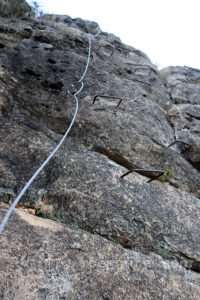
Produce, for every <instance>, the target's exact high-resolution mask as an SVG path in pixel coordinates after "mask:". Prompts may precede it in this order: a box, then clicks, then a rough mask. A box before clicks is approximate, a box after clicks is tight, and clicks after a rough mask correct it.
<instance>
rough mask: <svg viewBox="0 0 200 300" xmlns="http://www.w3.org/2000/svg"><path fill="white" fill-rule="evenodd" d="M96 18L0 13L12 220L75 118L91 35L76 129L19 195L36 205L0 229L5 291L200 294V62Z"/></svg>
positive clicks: (28, 294) (0, 275) (8, 294)
mask: <svg viewBox="0 0 200 300" xmlns="http://www.w3.org/2000/svg"><path fill="white" fill-rule="evenodd" d="M97 32H98V25H97V24H96V23H94V22H89V21H83V20H81V19H71V18H70V17H68V16H50V15H46V16H43V17H41V18H23V19H20V20H17V19H12V20H10V19H7V18H0V81H1V90H0V113H1V119H0V122H1V144H0V170H1V177H0V195H1V202H2V204H1V206H0V212H1V214H0V220H2V219H3V215H4V214H5V211H6V209H7V208H8V205H7V204H8V203H9V204H10V203H12V201H13V199H14V197H15V196H16V195H17V194H18V193H19V191H20V190H21V189H22V187H23V186H24V184H25V182H27V181H28V179H29V178H30V177H31V176H32V174H33V173H34V171H35V170H36V169H37V167H38V166H39V165H40V164H41V163H42V162H43V161H44V159H45V158H46V157H47V156H48V155H49V153H50V152H51V151H52V149H53V148H54V147H55V145H56V144H57V143H58V142H59V141H60V139H61V137H62V135H63V134H64V132H65V131H66V128H67V126H68V125H69V123H70V121H71V118H72V115H73V112H74V97H73V94H74V93H75V92H76V91H77V90H78V89H79V88H80V83H78V81H79V79H80V78H81V76H82V74H83V72H84V69H85V66H86V62H87V54H88V37H87V34H90V36H91V40H92V49H91V60H90V64H89V69H88V72H87V75H86V77H85V79H84V83H85V85H84V89H83V90H82V92H81V94H80V96H79V113H78V117H77V118H76V121H75V124H74V126H73V128H72V131H71V133H70V135H69V137H68V139H67V141H66V142H65V144H64V145H63V146H62V148H61V149H60V150H59V152H57V154H56V155H55V156H54V157H53V159H52V160H51V161H50V163H49V164H48V165H47V166H46V167H45V169H44V170H43V171H42V173H41V174H40V175H39V177H38V178H37V179H36V180H35V181H34V183H33V184H32V185H31V187H30V188H29V190H28V192H27V193H26V194H25V196H24V197H23V199H22V201H21V202H20V205H22V206H23V208H24V209H25V208H26V209H28V211H29V212H32V213H34V214H36V215H37V216H31V215H30V214H28V213H26V212H24V211H23V210H22V209H19V208H18V209H16V212H15V213H14V215H13V216H12V217H11V220H10V221H9V223H8V225H7V226H6V227H5V230H4V232H3V233H2V235H1V236H0V239H1V243H0V255H1V258H2V259H1V262H0V299H19V298H20V299H195V300H196V299H199V298H200V289H199V286H200V276H199V272H200V246H199V245H200V235H199V232H200V225H199V218H200V200H199V198H200V188H199V184H200V173H199V170H200V157H199V150H200V139H199V130H200V123H199V122H200V101H199V98H198V94H199V93H198V89H199V88H200V83H199V82H200V81H199V78H200V71H198V70H194V69H191V68H186V67H169V68H166V69H164V70H161V71H158V70H157V69H156V67H155V66H154V65H153V64H152V63H151V61H150V60H149V59H148V57H147V56H146V55H145V54H144V53H143V52H141V51H139V50H137V49H135V48H133V47H130V46H127V45H124V44H122V43H121V41H120V39H119V38H117V37H115V36H114V35H112V34H107V33H104V32H101V33H100V34H99V35H98V36H96V35H95V34H96V33H97ZM119 101H121V103H120V105H118V103H119ZM93 102H94V104H92V103H93ZM174 142H176V143H175V144H173V145H171V146H170V144H172V143H174ZM168 146H170V147H168ZM133 168H137V169H140V171H139V173H140V174H138V173H131V174H130V175H128V176H127V177H124V178H123V179H122V178H120V177H121V176H122V175H123V174H124V173H126V172H127V171H128V170H131V169H133ZM141 169H143V171H141ZM152 169H153V170H156V171H162V172H165V171H166V172H165V173H166V174H167V176H163V177H162V178H161V180H160V181H158V180H154V181H151V182H148V181H149V179H150V178H151V177H152V172H150V173H149V170H152ZM147 171H148V172H147ZM3 203H4V204H3ZM5 203H6V204H5ZM38 216H40V218H39V217H38ZM41 217H42V218H41ZM47 219H48V220H47ZM49 219H53V220H54V221H52V220H49ZM61 223H62V224H61ZM23 297H24V298H23Z"/></svg>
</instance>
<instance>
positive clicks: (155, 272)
mask: <svg viewBox="0 0 200 300" xmlns="http://www.w3.org/2000/svg"><path fill="white" fill-rule="evenodd" d="M5 209H6V206H4V205H1V208H0V214H2V212H3V213H4V212H5ZM13 237H15V238H13ZM16 241H17V243H16ZM8 245H9V247H8ZM0 255H1V260H0V298H1V299H6V300H7V299H16V300H17V299H28V300H31V299H34V300H37V299H38V300H41V299H138V300H140V299H141V300H144V299H167V300H170V299H184V300H187V299H191V300H196V299H199V297H200V287H199V286H200V285H199V276H198V275H197V274H195V273H194V272H191V271H186V270H185V269H184V268H182V267H180V266H179V265H178V263H176V262H171V263H170V262H165V261H163V260H162V259H161V258H160V257H159V256H156V255H150V256H146V255H144V254H141V253H137V252H134V251H130V250H126V249H123V248H122V247H121V246H119V245H117V244H115V243H112V242H109V241H107V240H106V239H104V238H101V237H98V236H97V235H94V234H93V235H92V234H89V233H87V232H85V231H82V230H80V229H79V230H77V229H74V228H71V227H68V226H63V225H61V224H58V223H56V222H53V221H50V220H44V219H40V218H38V217H35V216H31V215H29V214H27V213H26V212H23V211H22V210H19V209H18V210H16V213H15V214H14V216H13V217H12V220H11V222H10V223H9V224H8V226H7V230H5V231H4V233H3V235H2V236H1V244H0Z"/></svg>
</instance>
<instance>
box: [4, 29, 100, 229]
mask: <svg viewBox="0 0 200 300" xmlns="http://www.w3.org/2000/svg"><path fill="white" fill-rule="evenodd" d="M100 32H101V30H100V29H99V32H98V33H97V34H95V35H94V36H98V35H99V34H100ZM91 44H92V43H91V37H90V36H89V35H88V57H87V63H86V67H85V70H84V72H83V75H82V76H81V78H80V79H79V81H78V82H79V83H81V87H80V89H79V90H78V91H77V92H76V93H75V94H74V95H73V97H74V99H75V104H76V107H75V112H74V116H73V118H72V120H71V123H70V125H69V127H68V129H67V131H66V133H65V134H64V136H63V137H62V139H61V140H60V142H59V143H58V144H57V146H56V147H55V149H54V150H53V151H52V152H51V153H50V155H49V156H48V157H47V158H46V160H45V161H44V162H43V163H42V164H41V166H40V167H39V168H38V169H37V170H36V172H35V173H34V174H33V176H32V177H31V178H30V179H29V181H28V182H27V183H26V184H25V186H24V187H23V189H22V190H21V192H20V193H19V195H18V196H17V198H16V199H15V200H14V202H13V204H12V205H11V206H10V208H9V209H8V211H7V213H6V215H5V217H4V218H3V220H2V222H1V224H0V234H1V233H2V231H3V229H4V227H5V225H6V223H7V222H8V220H9V218H10V216H11V214H12V212H13V210H14V209H15V207H16V205H17V204H18V203H19V201H20V200H21V198H22V196H23V195H24V194H25V192H26V191H27V189H28V188H29V186H30V185H31V184H32V182H33V181H34V180H35V178H36V177H37V176H38V175H39V174H40V172H41V171H42V170H43V169H44V167H45V166H46V165H47V164H48V162H49V161H50V160H51V158H52V157H53V156H54V154H55V153H56V152H57V151H58V149H59V148H60V147H61V145H62V144H63V142H64V141H65V139H66V138H67V136H68V134H69V132H70V130H71V128H72V126H73V124H74V122H75V119H76V116H77V113H78V99H77V95H78V94H79V93H80V92H81V91H82V89H83V87H84V83H83V79H84V78H85V75H86V73H87V71H88V66H89V63H90V58H91Z"/></svg>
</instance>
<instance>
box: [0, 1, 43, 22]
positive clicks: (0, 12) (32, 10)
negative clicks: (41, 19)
mask: <svg viewBox="0 0 200 300" xmlns="http://www.w3.org/2000/svg"><path fill="white" fill-rule="evenodd" d="M35 14H36V15H41V10H40V8H39V4H38V3H37V1H33V2H32V5H31V6H30V5H29V4H28V3H27V2H26V1H25V0H1V2H0V16H1V17H7V18H20V17H28V16H30V15H35Z"/></svg>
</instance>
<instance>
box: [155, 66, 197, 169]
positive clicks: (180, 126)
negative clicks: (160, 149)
mask: <svg viewBox="0 0 200 300" xmlns="http://www.w3.org/2000/svg"><path fill="white" fill-rule="evenodd" d="M161 76H162V77H163V79H164V80H165V83H166V85H167V87H168V91H169V93H170V95H171V98H172V99H173V101H174V106H173V107H172V108H171V109H169V111H168V115H169V118H170V121H171V123H172V125H173V127H174V131H175V138H176V139H177V140H182V141H184V142H186V143H188V144H189V145H191V148H188V149H186V151H185V149H183V145H181V144H180V143H179V144H178V145H177V146H178V147H177V148H178V149H179V151H183V150H184V153H183V155H184V157H185V158H186V159H187V160H188V161H189V162H190V163H191V164H192V165H193V166H194V167H195V168H196V169H198V170H199V169H200V154H199V153H200V106H199V104H200V96H199V94H200V93H199V92H200V71H199V70H196V69H192V68H188V67H169V68H166V69H163V70H161Z"/></svg>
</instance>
